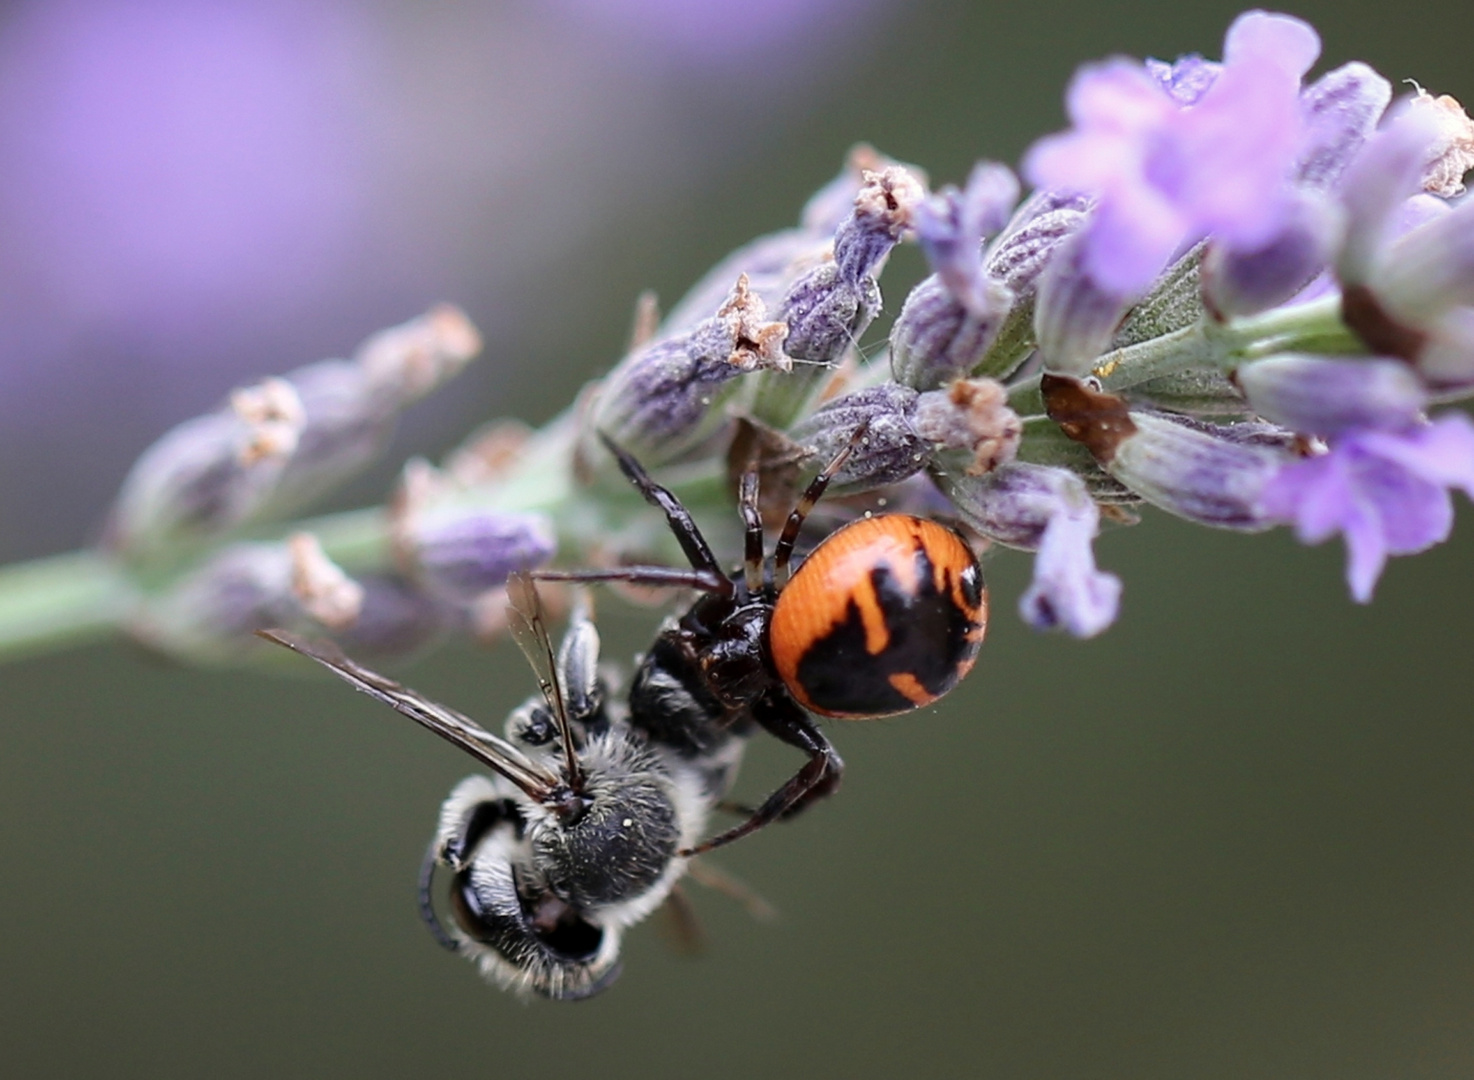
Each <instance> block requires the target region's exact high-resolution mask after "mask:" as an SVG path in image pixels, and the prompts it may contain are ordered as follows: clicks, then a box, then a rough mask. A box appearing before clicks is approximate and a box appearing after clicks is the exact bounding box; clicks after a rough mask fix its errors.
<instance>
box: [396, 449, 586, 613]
mask: <svg viewBox="0 0 1474 1080" xmlns="http://www.w3.org/2000/svg"><path fill="white" fill-rule="evenodd" d="M390 530H391V534H392V536H393V538H394V546H395V552H396V554H397V555H398V557H399V561H400V563H401V564H402V565H403V566H404V568H405V570H406V572H407V573H409V574H410V575H411V576H412V577H413V578H414V579H415V580H416V581H418V582H420V583H421V584H422V585H423V586H424V587H425V589H426V591H427V592H429V593H430V594H431V595H433V596H435V597H438V598H440V599H442V600H444V601H446V602H447V603H451V604H462V605H463V604H469V603H470V602H472V601H473V600H475V599H476V597H477V596H479V595H481V594H482V593H484V592H486V591H487V590H488V589H493V588H497V587H499V586H501V585H504V584H506V581H507V578H508V577H510V576H511V575H512V574H513V573H515V572H516V571H519V570H531V569H534V568H535V567H538V566H541V565H543V564H544V563H546V562H547V561H548V560H549V559H551V558H552V557H553V555H554V553H555V552H556V551H557V549H558V541H557V536H556V534H555V532H554V529H553V524H552V522H551V521H550V520H549V519H548V517H547V516H546V515H544V514H535V513H522V512H517V511H510V510H497V509H493V508H491V507H488V506H485V505H484V500H482V499H477V498H474V497H472V496H470V495H468V494H467V493H466V492H464V491H462V490H460V489H459V488H458V487H457V486H456V485H454V484H452V483H450V482H449V481H448V480H447V479H446V478H444V477H443V476H442V475H441V474H439V473H437V472H436V470H435V469H434V468H432V467H431V466H430V465H429V464H428V463H427V462H424V461H412V462H410V463H409V465H408V466H406V468H405V471H404V479H403V481H402V482H401V484H400V488H399V491H398V493H397V494H396V497H395V500H394V503H393V506H392V508H391V519H390Z"/></svg>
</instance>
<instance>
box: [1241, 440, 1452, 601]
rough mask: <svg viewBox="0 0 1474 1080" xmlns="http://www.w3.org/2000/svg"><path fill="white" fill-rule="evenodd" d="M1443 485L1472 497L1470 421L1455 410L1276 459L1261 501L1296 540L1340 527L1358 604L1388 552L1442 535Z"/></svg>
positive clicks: (1424, 545) (1448, 511)
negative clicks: (1295, 457) (1279, 464)
mask: <svg viewBox="0 0 1474 1080" xmlns="http://www.w3.org/2000/svg"><path fill="white" fill-rule="evenodd" d="M1450 488H1459V489H1461V490H1462V491H1464V493H1465V494H1467V495H1469V496H1470V497H1471V498H1474V422H1471V421H1470V420H1469V418H1468V417H1467V416H1464V415H1463V414H1462V413H1449V414H1446V415H1444V416H1441V417H1439V418H1438V419H1437V420H1435V421H1433V422H1432V423H1431V424H1423V425H1420V426H1418V427H1414V428H1410V429H1408V430H1406V431H1403V432H1398V433H1393V432H1385V431H1363V432H1358V433H1355V434H1351V435H1348V436H1346V437H1344V438H1342V439H1339V440H1337V441H1336V442H1335V443H1334V444H1333V445H1332V446H1331V448H1330V450H1329V451H1328V452H1327V453H1324V454H1321V455H1319V456H1318V457H1312V458H1306V459H1303V460H1300V461H1295V462H1292V463H1290V464H1288V465H1286V466H1284V467H1283V468H1282V469H1281V470H1280V471H1279V473H1278V474H1277V475H1276V476H1275V477H1274V478H1273V479H1271V480H1270V482H1269V483H1268V484H1267V485H1266V486H1265V488H1264V491H1263V494H1262V496H1261V502H1262V506H1263V509H1264V511H1265V513H1266V514H1268V515H1269V516H1270V517H1273V518H1277V519H1278V520H1280V521H1282V522H1284V523H1286V524H1292V525H1294V526H1295V535H1296V536H1298V537H1299V538H1300V540H1301V541H1302V542H1304V543H1307V544H1319V543H1321V542H1322V541H1324V540H1327V539H1329V538H1330V537H1331V536H1333V535H1334V534H1336V533H1338V532H1339V533H1341V534H1342V535H1343V536H1344V537H1345V538H1346V553H1347V561H1346V580H1347V582H1348V583H1349V584H1350V586H1351V595H1352V597H1353V598H1354V599H1356V600H1357V601H1358V602H1359V603H1363V604H1365V603H1367V602H1368V601H1370V600H1371V598H1372V590H1373V588H1374V587H1375V586H1376V584H1377V578H1378V577H1379V576H1381V573H1382V567H1383V566H1384V565H1386V562H1387V557H1388V556H1389V555H1413V554H1416V553H1418V552H1420V551H1425V550H1427V549H1428V548H1430V547H1432V546H1433V545H1434V544H1437V543H1441V542H1442V541H1444V540H1446V539H1447V538H1448V534H1449V530H1450V529H1451V528H1452V526H1453V500H1452V499H1451V498H1450V497H1449V489H1450Z"/></svg>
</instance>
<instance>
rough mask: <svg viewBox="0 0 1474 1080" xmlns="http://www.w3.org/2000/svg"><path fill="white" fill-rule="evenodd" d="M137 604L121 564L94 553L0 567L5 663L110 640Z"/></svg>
mask: <svg viewBox="0 0 1474 1080" xmlns="http://www.w3.org/2000/svg"><path fill="white" fill-rule="evenodd" d="M135 599H136V592H135V590H134V588H133V585H132V583H131V582H129V580H128V579H127V578H126V577H125V576H124V575H123V574H122V573H121V572H120V571H119V569H118V566H117V564H116V563H114V562H113V560H111V559H109V558H107V557H105V556H103V555H99V554H97V553H96V552H92V551H77V552H72V553H69V554H66V555H53V556H51V557H50V558H46V559H35V560H33V561H31V562H24V563H16V564H15V565H13V566H6V567H0V660H15V659H18V658H20V657H23V656H31V655H35V654H38V653H45V652H55V651H57V650H59V649H63V648H68V647H71V646H76V645H83V644H86V643H88V642H91V641H98V640H102V639H105V638H107V637H109V636H111V635H112V634H113V633H114V631H115V629H116V627H117V625H118V623H119V622H120V621H121V620H122V619H123V617H124V616H125V615H126V614H127V612H128V610H129V609H130V608H131V607H132V605H133V603H134V601H135Z"/></svg>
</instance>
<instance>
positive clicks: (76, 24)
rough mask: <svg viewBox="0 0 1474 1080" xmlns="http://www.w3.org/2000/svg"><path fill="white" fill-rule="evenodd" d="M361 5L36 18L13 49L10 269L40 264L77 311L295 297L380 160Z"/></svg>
mask: <svg viewBox="0 0 1474 1080" xmlns="http://www.w3.org/2000/svg"><path fill="white" fill-rule="evenodd" d="M344 15H345V12H344V10H343V9H342V8H341V6H340V5H337V4H326V5H320V6H319V5H313V6H310V7H309V6H304V5H300V4H293V3H285V2H280V0H278V2H270V3H267V2H261V0H233V2H224V3H216V4H189V3H181V2H178V0H151V2H144V3H136V4H99V3H93V2H88V0H58V2H54V3H47V4H35V5H31V6H29V7H28V8H26V9H23V10H22V12H21V13H20V16H19V18H18V19H17V21H16V22H15V23H13V24H12V25H10V26H9V27H7V28H6V34H5V37H4V40H3V45H0V155H3V157H4V159H5V161H6V183H5V186H4V188H3V189H0V220H3V222H4V225H5V228H6V233H7V238H8V239H7V247H9V248H10V251H11V255H10V257H9V258H8V259H7V262H8V263H10V265H9V266H7V267H6V268H5V271H6V275H7V277H8V276H10V275H12V274H17V273H18V272H21V271H20V266H19V265H17V262H20V263H23V265H24V270H23V273H24V274H25V276H26V277H28V278H30V279H31V280H32V282H33V284H31V285H30V286H29V288H36V287H37V286H39V287H40V288H41V289H44V290H45V291H47V292H48V293H50V294H51V296H52V297H54V298H55V302H59V303H61V304H64V305H65V306H66V309H67V310H68V311H69V312H70V313H72V315H73V317H75V316H76V315H92V316H99V315H100V316H109V315H116V314H118V313H120V312H125V311H126V312H129V313H131V314H137V313H138V309H139V308H140V307H148V308H155V309H159V313H160V314H166V313H177V312H179V311H181V310H188V308H189V307H190V305H191V302H192V300H193V299H194V298H196V297H200V296H208V295H210V294H212V293H214V292H217V291H219V290H221V289H229V290H239V291H243V292H245V293H248V294H254V295H252V296H251V299H253V300H256V301H258V302H280V301H281V300H285V299H288V298H290V297H292V296H293V295H294V294H295V293H296V292H297V291H299V290H301V289H302V288H303V287H304V286H306V285H308V284H310V283H311V282H312V280H313V279H314V278H315V277H316V276H318V275H320V274H322V273H323V272H324V271H326V270H328V269H330V268H331V265H332V264H331V254H332V253H333V252H334V249H335V248H337V247H338V246H340V245H342V244H343V243H344V242H345V238H346V237H347V236H348V234H349V232H350V230H351V229H352V227H353V226H354V224H355V223H356V213H355V211H356V209H357V206H358V196H359V195H360V194H361V193H360V190H359V181H360V179H361V174H362V171H363V167H364V163H363V162H362V160H361V159H360V155H359V152H358V151H359V148H358V147H357V146H356V145H354V142H355V140H354V139H353V138H352V135H353V134H354V132H353V131H352V130H351V128H352V125H351V124H345V121H347V120H350V119H351V117H350V116H348V115H347V114H348V106H349V103H350V100H349V98H350V95H346V94H345V93H344V91H345V90H348V89H351V88H348V87H345V86H344V85H343V79H342V75H343V71H342V68H343V65H344V61H345V60H346V59H347V58H348V56H349V55H350V54H351V52H352V50H353V49H354V48H355V47H356V46H357V45H358V44H359V43H357V42H355V41H354V40H353V39H354V36H355V34H356V33H357V30H358V28H357V27H355V26H354V25H353V23H352V20H351V19H345V18H344ZM345 129H346V130H345ZM18 249H19V250H18ZM20 252H24V257H23V259H22V260H17V261H12V260H15V256H16V255H17V254H19V253H20ZM5 284H6V285H7V286H8V287H9V289H14V288H15V287H16V283H15V282H11V281H7V282H5Z"/></svg>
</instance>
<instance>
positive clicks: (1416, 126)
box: [1336, 105, 1438, 351]
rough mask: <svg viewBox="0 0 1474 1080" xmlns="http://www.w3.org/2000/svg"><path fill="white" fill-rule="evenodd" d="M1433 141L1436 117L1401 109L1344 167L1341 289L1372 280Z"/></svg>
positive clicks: (1418, 181)
mask: <svg viewBox="0 0 1474 1080" xmlns="http://www.w3.org/2000/svg"><path fill="white" fill-rule="evenodd" d="M1437 142H1438V123H1437V119H1436V117H1434V116H1433V115H1432V114H1431V113H1430V112H1429V111H1428V110H1426V109H1410V108H1408V107H1407V106H1406V105H1404V106H1402V107H1399V108H1396V109H1394V110H1393V115H1392V116H1391V119H1389V120H1388V122H1387V123H1386V124H1385V125H1384V126H1383V127H1382V129H1381V130H1380V131H1378V132H1377V133H1376V134H1375V135H1373V136H1372V137H1371V138H1369V139H1368V140H1367V141H1366V143H1365V145H1363V146H1362V148H1361V150H1360V152H1359V153H1358V154H1357V155H1356V157H1355V159H1354V160H1353V161H1352V162H1351V164H1350V165H1349V166H1348V167H1347V169H1346V172H1345V175H1344V177H1343V179H1342V182H1341V202H1342V205H1343V207H1344V208H1345V211H1346V238H1345V242H1344V243H1343V244H1342V246H1341V252H1340V254H1339V255H1338V257H1337V259H1336V276H1337V277H1338V278H1340V280H1341V282H1342V284H1343V285H1344V286H1346V287H1347V288H1352V287H1355V286H1362V285H1368V284H1369V283H1370V282H1371V280H1372V279H1373V278H1374V277H1375V275H1376V272H1377V269H1378V263H1379V259H1380V256H1381V254H1382V252H1383V251H1384V249H1385V248H1386V246H1387V243H1388V240H1389V239H1390V238H1391V237H1392V236H1393V235H1394V233H1395V231H1396V229H1397V226H1398V219H1399V217H1400V212H1401V210H1402V208H1403V206H1404V205H1405V203H1406V202H1407V200H1408V199H1409V198H1410V197H1411V196H1413V195H1414V194H1416V193H1417V192H1418V191H1419V190H1420V188H1421V181H1422V174H1423V169H1424V165H1425V163H1426V162H1427V161H1428V159H1429V157H1430V155H1431V154H1432V153H1433V150H1432V148H1433V147H1434V146H1435V145H1436V144H1437ZM1373 348H1374V349H1375V348H1376V347H1375V346H1373ZM1377 351H1382V350H1380V349H1378V350H1377Z"/></svg>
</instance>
